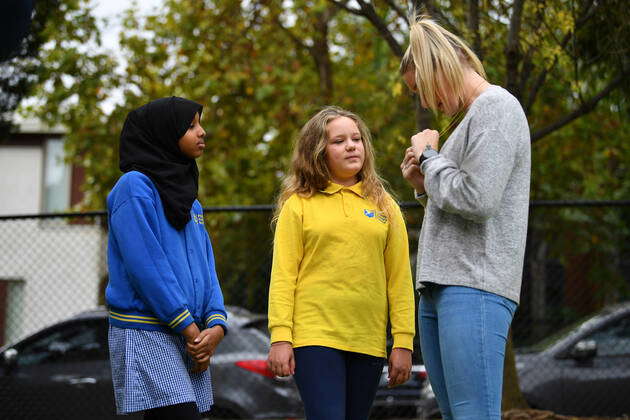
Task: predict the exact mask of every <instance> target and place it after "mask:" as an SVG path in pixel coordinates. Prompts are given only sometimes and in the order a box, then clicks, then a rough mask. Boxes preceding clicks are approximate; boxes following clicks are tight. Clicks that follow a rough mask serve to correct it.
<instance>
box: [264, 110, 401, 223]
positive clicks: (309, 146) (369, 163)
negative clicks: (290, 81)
mask: <svg viewBox="0 0 630 420" xmlns="http://www.w3.org/2000/svg"><path fill="white" fill-rule="evenodd" d="M339 117H347V118H350V119H351V120H352V121H354V122H355V123H356V125H357V127H358V128H359V132H360V133H361V140H362V141H363V147H364V149H365V159H364V161H363V167H362V168H361V170H360V171H359V173H358V174H357V178H358V179H359V180H360V181H362V182H363V183H362V192H363V194H364V195H365V196H366V197H367V198H368V199H369V200H371V201H372V202H373V203H374V204H376V205H377V207H378V209H379V210H381V211H384V212H385V213H386V214H387V216H388V219H389V220H392V217H390V216H391V208H390V206H391V201H392V199H391V196H390V195H389V193H388V192H387V190H386V189H385V181H384V180H383V179H382V178H381V177H380V176H379V175H378V174H377V172H376V166H375V162H374V149H373V147H372V136H371V134H370V130H369V129H368V128H367V125H366V124H365V123H364V122H363V120H362V119H361V118H360V117H359V116H358V115H356V114H354V113H352V112H350V111H347V110H345V109H342V108H339V107H336V106H327V107H325V108H323V109H322V110H321V111H319V112H318V113H317V114H315V115H314V116H313V117H311V119H310V120H308V122H307V123H306V124H304V127H302V129H301V130H300V134H299V136H298V137H297V139H296V141H295V145H294V147H293V157H292V159H291V165H290V168H289V174H288V175H287V176H286V177H285V178H284V180H283V181H282V187H281V189H280V193H279V194H278V198H277V202H276V209H275V211H274V215H273V219H272V225H273V224H275V222H276V221H277V220H278V216H279V215H280V210H281V209H282V206H283V205H284V203H285V201H287V200H288V199H289V197H291V195H293V194H299V195H300V196H302V197H311V196H312V195H313V194H315V193H316V192H317V191H321V190H324V189H326V187H327V186H328V183H329V182H330V180H331V174H330V170H329V168H328V165H326V145H327V144H328V133H327V131H326V127H327V126H328V123H330V122H331V121H332V120H334V119H336V118H339Z"/></svg>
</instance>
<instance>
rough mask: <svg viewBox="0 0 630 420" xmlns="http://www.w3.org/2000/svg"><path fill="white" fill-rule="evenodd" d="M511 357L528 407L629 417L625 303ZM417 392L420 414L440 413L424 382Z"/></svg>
mask: <svg viewBox="0 0 630 420" xmlns="http://www.w3.org/2000/svg"><path fill="white" fill-rule="evenodd" d="M515 358H516V368H517V371H518V375H519V382H520V387H521V390H522V391H523V396H524V397H525V400H526V401H527V403H528V404H529V405H530V406H531V407H532V408H536V409H540V410H550V411H553V412H555V413H558V414H564V415H570V416H585V417H586V416H614V417H621V416H623V415H630V398H628V395H629V394H628V393H629V391H630V302H625V303H620V304H616V305H612V306H609V307H606V308H605V309H603V310H602V311H600V312H598V313H597V314H595V315H593V316H590V317H587V318H586V319H584V320H581V321H579V322H578V323H576V324H574V325H572V326H570V327H567V328H565V329H563V330H561V331H559V332H558V333H556V334H554V335H552V336H551V337H549V338H547V339H545V340H543V341H541V342H540V343H539V344H537V345H534V346H531V347H529V348H525V349H518V350H516V355H515ZM421 393H422V398H421V403H420V406H421V407H420V410H419V414H420V418H421V419H426V418H434V417H436V416H437V417H439V410H438V407H437V403H436V400H435V396H434V394H433V390H432V389H431V385H430V384H429V382H428V381H427V382H426V383H425V384H424V386H423V387H422V391H421Z"/></svg>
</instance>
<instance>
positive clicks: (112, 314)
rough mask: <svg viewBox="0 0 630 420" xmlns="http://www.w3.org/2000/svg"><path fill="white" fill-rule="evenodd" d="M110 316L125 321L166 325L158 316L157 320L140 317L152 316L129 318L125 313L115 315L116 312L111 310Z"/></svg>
mask: <svg viewBox="0 0 630 420" xmlns="http://www.w3.org/2000/svg"><path fill="white" fill-rule="evenodd" d="M109 316H110V317H111V318H114V319H117V320H119V321H125V322H139V323H141V324H153V325H166V324H165V323H164V322H160V321H158V320H157V318H154V319H155V321H153V320H149V319H139V318H150V317H137V318H127V317H124V315H123V316H119V314H116V315H114V312H110V313H109Z"/></svg>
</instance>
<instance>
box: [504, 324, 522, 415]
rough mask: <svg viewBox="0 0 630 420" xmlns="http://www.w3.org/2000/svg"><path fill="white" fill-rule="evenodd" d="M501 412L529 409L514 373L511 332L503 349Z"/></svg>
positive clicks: (514, 364)
mask: <svg viewBox="0 0 630 420" xmlns="http://www.w3.org/2000/svg"><path fill="white" fill-rule="evenodd" d="M501 399H502V401H501V410H502V411H506V410H511V409H514V408H529V406H528V405H527V401H525V398H524V397H523V393H522V392H521V387H520V386H519V384H518V374H517V373H516V360H515V358H514V347H513V345H512V330H511V329H510V332H509V334H508V342H507V346H506V347H505V363H504V368H503V395H502V398H501Z"/></svg>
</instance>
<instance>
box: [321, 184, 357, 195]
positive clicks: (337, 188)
mask: <svg viewBox="0 0 630 420" xmlns="http://www.w3.org/2000/svg"><path fill="white" fill-rule="evenodd" d="M362 184H363V183H362V181H359V182H357V183H356V184H354V185H351V186H349V187H344V186H343V185H339V184H335V183H334V182H329V183H328V186H327V187H326V189H325V190H322V192H323V193H326V194H329V195H331V194H334V193H336V192H339V191H341V190H343V189H346V190H350V191H352V192H353V193H355V194H356V195H358V196H359V197H361V198H365V197H364V196H363V189H362V187H361V185H362Z"/></svg>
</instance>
